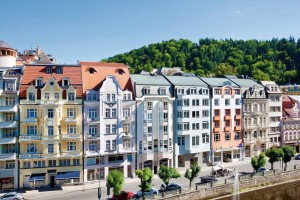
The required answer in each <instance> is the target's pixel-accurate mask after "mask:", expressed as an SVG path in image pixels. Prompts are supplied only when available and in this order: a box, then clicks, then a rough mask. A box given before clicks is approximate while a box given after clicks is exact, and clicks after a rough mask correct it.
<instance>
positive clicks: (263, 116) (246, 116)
mask: <svg viewBox="0 0 300 200" xmlns="http://www.w3.org/2000/svg"><path fill="white" fill-rule="evenodd" d="M230 80H231V81H233V82H235V83H236V84H237V85H239V86H240V88H241V95H242V103H243V108H242V128H243V133H244V137H243V143H244V149H245V158H250V157H252V156H258V155H259V153H261V152H266V149H267V148H268V147H269V132H270V125H269V118H268V117H267V116H268V114H267V110H269V109H268V107H269V103H268V99H267V95H266V91H265V87H264V86H263V85H261V84H259V83H258V82H256V81H255V80H253V79H247V78H237V77H230Z"/></svg>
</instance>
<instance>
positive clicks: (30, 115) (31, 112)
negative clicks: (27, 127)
mask: <svg viewBox="0 0 300 200" xmlns="http://www.w3.org/2000/svg"><path fill="white" fill-rule="evenodd" d="M36 117H37V111H36V109H34V108H28V109H27V118H36Z"/></svg>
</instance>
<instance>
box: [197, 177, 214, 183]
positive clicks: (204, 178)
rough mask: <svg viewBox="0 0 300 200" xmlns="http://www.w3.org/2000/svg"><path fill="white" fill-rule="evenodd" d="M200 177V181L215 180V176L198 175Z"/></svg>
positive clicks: (208, 181)
mask: <svg viewBox="0 0 300 200" xmlns="http://www.w3.org/2000/svg"><path fill="white" fill-rule="evenodd" d="M200 179H201V183H210V182H214V181H217V178H216V177H214V176H202V177H200Z"/></svg>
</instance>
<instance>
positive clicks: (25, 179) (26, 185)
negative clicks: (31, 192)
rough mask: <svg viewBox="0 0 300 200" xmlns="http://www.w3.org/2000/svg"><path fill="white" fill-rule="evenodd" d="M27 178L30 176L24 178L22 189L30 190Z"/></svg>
mask: <svg viewBox="0 0 300 200" xmlns="http://www.w3.org/2000/svg"><path fill="white" fill-rule="evenodd" d="M29 178H30V176H25V177H24V183H23V187H24V188H30V183H29Z"/></svg>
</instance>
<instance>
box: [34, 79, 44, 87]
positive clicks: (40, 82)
mask: <svg viewBox="0 0 300 200" xmlns="http://www.w3.org/2000/svg"><path fill="white" fill-rule="evenodd" d="M35 86H37V87H39V86H43V78H37V79H35Z"/></svg>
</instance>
